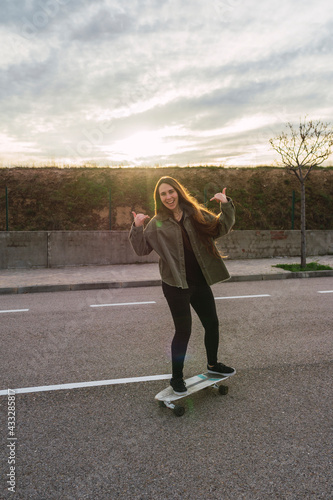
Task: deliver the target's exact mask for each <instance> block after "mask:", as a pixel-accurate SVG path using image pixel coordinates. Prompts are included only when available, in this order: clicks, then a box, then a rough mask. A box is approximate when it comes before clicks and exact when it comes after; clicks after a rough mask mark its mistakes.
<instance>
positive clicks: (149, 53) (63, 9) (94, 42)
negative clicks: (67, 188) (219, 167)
mask: <svg viewBox="0 0 333 500" xmlns="http://www.w3.org/2000/svg"><path fill="white" fill-rule="evenodd" d="M0 9H1V16H0V54H1V57H0V92H1V95H0V97H1V108H0V112H1V120H0V165H2V166H10V165H14V164H22V163H25V164H26V163H28V162H35V164H36V165H38V164H40V163H44V164H45V163H47V162H56V163H60V164H62V163H65V164H71V163H74V164H82V163H84V162H87V161H91V162H94V163H96V164H98V165H105V164H108V165H119V164H122V165H157V164H158V165H169V164H176V165H181V166H183V165H191V164H193V165H194V164H203V165H205V164H224V165H259V164H271V163H272V162H273V161H274V160H277V159H278V157H277V154H276V153H275V152H274V151H273V150H271V148H270V146H269V143H268V140H269V138H270V137H274V136H275V135H276V134H277V133H278V132H279V131H282V130H283V129H284V124H285V123H286V122H287V121H291V122H294V123H296V124H297V123H298V122H299V119H300V118H303V117H304V116H305V115H308V116H309V117H310V118H313V119H322V120H324V121H329V122H332V121H333V120H332V117H333V90H332V88H333V85H332V81H333V78H332V72H333V57H332V55H333V9H332V7H331V1H330V0H266V1H265V2H264V1H258V0H123V1H119V0H1V3H0Z"/></svg>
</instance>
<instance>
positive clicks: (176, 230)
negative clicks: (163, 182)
mask: <svg viewBox="0 0 333 500" xmlns="http://www.w3.org/2000/svg"><path fill="white" fill-rule="evenodd" d="M182 208H183V210H184V227H185V229H186V231H187V234H188V237H189V239H190V242H191V245H192V248H193V252H194V255H195V257H196V259H197V261H198V263H199V265H200V267H201V270H202V273H203V275H204V277H205V278H206V281H207V283H208V285H213V284H214V283H218V282H220V281H226V280H228V279H229V278H230V275H229V273H228V271H227V268H226V266H225V264H224V262H223V260H222V258H221V257H217V256H215V255H212V253H210V252H209V251H208V250H207V248H206V247H205V245H204V244H203V243H202V241H201V240H200V239H199V237H198V235H197V233H196V231H195V228H194V226H193V225H192V222H191V218H190V216H189V215H190V214H189V208H188V207H186V206H185V207H182ZM205 216H206V214H205ZM219 219H220V230H219V234H218V236H217V238H220V237H221V236H223V235H225V234H227V233H229V231H230V230H231V228H232V226H233V225H234V223H235V207H234V204H233V202H232V200H231V199H230V198H228V203H223V204H221V213H220V214H219ZM129 239H130V242H131V244H132V247H133V249H134V251H135V252H136V253H137V255H148V254H149V253H150V252H151V251H152V250H155V252H156V253H157V254H158V255H159V257H160V260H159V268H160V273H161V278H162V281H164V282H165V283H167V284H168V285H171V286H176V287H179V288H188V284H187V281H186V272H185V257H184V247H183V238H182V230H181V228H180V226H179V224H177V222H176V221H175V220H174V219H173V218H172V217H168V216H163V215H156V216H155V217H153V218H152V219H151V220H150V221H149V223H148V224H147V226H146V228H144V227H143V226H139V227H136V226H135V225H134V224H133V225H132V228H131V231H130V234H129ZM213 244H214V243H213Z"/></svg>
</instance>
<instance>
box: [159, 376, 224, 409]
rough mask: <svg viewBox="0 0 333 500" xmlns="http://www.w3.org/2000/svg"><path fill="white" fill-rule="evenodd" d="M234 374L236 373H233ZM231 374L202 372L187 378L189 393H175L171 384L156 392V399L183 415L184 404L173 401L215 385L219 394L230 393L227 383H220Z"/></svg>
mask: <svg viewBox="0 0 333 500" xmlns="http://www.w3.org/2000/svg"><path fill="white" fill-rule="evenodd" d="M232 375H234V373H233V374H232ZM230 376H231V375H218V374H217V373H208V372H207V373H201V374H200V375H195V376H194V377H191V378H188V379H186V380H185V383H186V388H187V393H186V394H175V393H174V392H173V389H172V387H171V386H169V387H167V388H166V389H164V390H163V391H161V392H159V393H158V394H156V396H155V399H157V400H158V401H159V404H160V406H162V407H167V408H170V410H172V411H173V412H174V414H175V415H177V417H181V416H182V415H184V413H185V408H184V406H181V405H178V404H175V403H173V401H177V400H178V399H183V398H187V397H188V396H190V395H191V394H194V393H195V392H198V391H201V389H205V388H207V387H213V388H215V389H217V390H218V391H219V394H221V395H225V394H228V387H227V386H226V385H218V383H219V382H222V380H226V379H227V378H229V377H230Z"/></svg>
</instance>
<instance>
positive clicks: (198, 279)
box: [177, 214, 206, 285]
mask: <svg viewBox="0 0 333 500" xmlns="http://www.w3.org/2000/svg"><path fill="white" fill-rule="evenodd" d="M177 222H178V224H179V226H180V228H181V230H182V237H183V246H184V257H185V271H186V281H187V283H188V284H189V285H200V284H205V283H206V280H205V277H204V275H203V274H202V271H201V267H200V266H199V264H198V261H197V259H196V257H195V255H194V252H193V248H192V245H191V242H190V239H189V237H188V234H187V232H186V229H185V227H184V214H183V217H182V218H181V219H180V221H177Z"/></svg>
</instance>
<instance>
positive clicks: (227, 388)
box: [219, 385, 229, 396]
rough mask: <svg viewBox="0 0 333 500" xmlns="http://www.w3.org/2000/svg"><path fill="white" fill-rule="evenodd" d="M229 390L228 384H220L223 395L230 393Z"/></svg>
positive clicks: (220, 391)
mask: <svg viewBox="0 0 333 500" xmlns="http://www.w3.org/2000/svg"><path fill="white" fill-rule="evenodd" d="M228 390H229V387H227V386H226V385H220V386H219V393H220V394H221V395H222V396H225V395H226V394H228Z"/></svg>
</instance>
